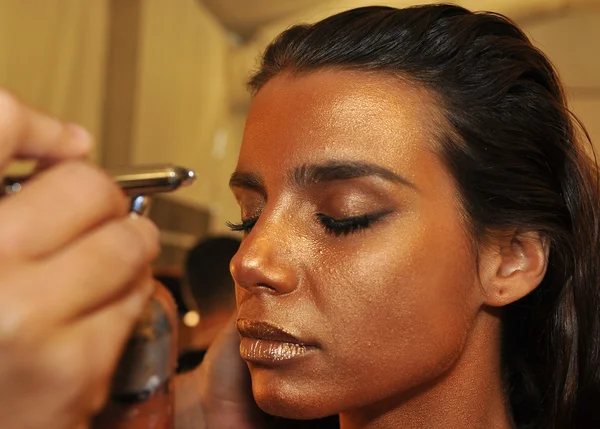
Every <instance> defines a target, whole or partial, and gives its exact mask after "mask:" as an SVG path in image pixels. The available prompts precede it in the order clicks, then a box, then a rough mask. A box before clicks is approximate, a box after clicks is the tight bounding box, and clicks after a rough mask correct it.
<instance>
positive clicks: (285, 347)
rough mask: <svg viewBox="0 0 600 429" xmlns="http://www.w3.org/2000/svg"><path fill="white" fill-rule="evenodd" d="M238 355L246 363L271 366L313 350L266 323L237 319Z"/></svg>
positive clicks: (278, 328)
mask: <svg viewBox="0 0 600 429" xmlns="http://www.w3.org/2000/svg"><path fill="white" fill-rule="evenodd" d="M236 325H237V329H238V332H239V333H240V336H241V342H240V355H241V356H242V358H243V359H244V360H246V361H248V362H252V363H256V364H262V365H273V364H280V363H284V362H287V361H290V360H293V359H297V358H300V357H302V356H305V355H306V354H308V353H309V352H311V351H312V350H314V349H315V346H314V345H311V344H307V343H306V342H305V341H302V340H301V339H299V338H298V337H296V336H295V335H293V334H291V333H289V332H287V331H286V330H285V329H283V328H280V327H278V326H276V325H273V324H271V323H268V322H262V321H251V320H247V319H238V320H237V322H236Z"/></svg>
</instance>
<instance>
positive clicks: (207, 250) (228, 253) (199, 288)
mask: <svg viewBox="0 0 600 429" xmlns="http://www.w3.org/2000/svg"><path fill="white" fill-rule="evenodd" d="M239 246H240V240H239V239H237V238H233V237H228V236H220V237H210V238H207V239H202V240H200V241H198V242H197V243H196V245H195V246H194V247H193V248H191V249H190V251H189V252H188V254H187V256H186V259H185V267H184V274H183V279H182V282H181V289H182V301H183V302H184V303H185V304H187V305H186V307H187V309H188V312H187V313H186V314H185V315H184V318H183V320H182V323H181V325H180V337H179V344H180V351H181V354H180V357H179V365H178V368H177V372H178V373H182V372H187V371H190V370H192V369H194V368H195V367H196V366H198V365H199V364H200V362H202V359H203V357H204V353H205V351H206V349H207V348H208V347H209V346H210V344H211V343H212V341H213V339H214V338H215V337H216V335H217V334H218V333H219V332H220V331H221V329H222V328H223V327H224V325H225V323H227V322H228V320H229V319H230V317H231V314H232V313H233V312H234V311H235V285H234V282H233V279H232V277H231V273H230V272H229V262H230V261H231V258H232V257H233V255H235V253H236V252H237V250H238V248H239Z"/></svg>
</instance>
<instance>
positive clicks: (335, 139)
mask: <svg viewBox="0 0 600 429" xmlns="http://www.w3.org/2000/svg"><path fill="white" fill-rule="evenodd" d="M250 88H251V89H252V92H253V93H254V100H253V103H252V106H251V109H250V112H249V116H248V120H247V125H246V130H245V135H244V141H243V144H242V148H241V153H240V157H239V163H238V166H237V169H236V171H235V173H234V174H233V175H232V178H231V187H232V190H233V192H234V194H235V196H236V198H237V200H238V202H239V204H240V207H241V222H240V223H237V224H233V225H231V228H232V229H233V230H234V231H243V232H244V235H245V238H244V241H243V243H242V245H241V247H240V250H239V251H238V253H237V254H236V256H235V257H234V259H233V261H232V263H231V269H232V273H233V276H234V279H235V282H236V288H237V304H238V319H237V329H238V331H239V334H240V337H241V346H240V352H241V356H242V358H243V359H244V360H245V361H246V362H247V365H248V367H249V369H250V374H251V378H252V390H253V394H254V398H255V400H256V403H257V404H258V405H259V406H260V407H261V408H262V409H263V410H264V411H267V412H268V413H271V414H274V415H277V416H282V417H286V418H292V419H314V418H320V417H323V416H328V415H332V414H339V415H340V425H341V427H342V429H355V428H411V429H414V428H428V429H433V428H446V429H447V428H462V429H464V428H554V429H558V428H596V427H600V418H599V413H598V411H597V408H598V407H597V405H598V404H600V391H599V386H600V366H599V354H600V330H599V318H598V308H600V302H599V300H600V294H599V291H598V281H599V268H598V264H597V259H598V256H599V255H600V252H599V236H598V225H599V219H600V213H599V208H598V201H599V192H598V175H597V170H596V165H595V163H594V162H592V161H591V160H590V158H589V157H588V155H587V154H586V149H587V147H589V146H587V147H586V146H585V145H584V143H586V141H585V140H586V139H585V137H586V135H585V133H582V132H581V131H582V129H581V127H580V125H579V123H578V122H577V120H576V119H575V118H574V117H573V116H572V115H571V114H570V112H569V111H568V109H567V107H566V102H565V97H564V94H563V90H562V87H561V84H560V82H559V80H558V77H557V74H556V72H555V70H554V69H553V67H552V65H551V64H550V62H549V61H548V59H547V58H546V57H545V56H544V55H543V54H542V53H541V52H539V51H538V50H537V49H536V48H534V47H533V45H532V44H531V43H530V41H529V40H528V39H527V37H526V36H525V35H524V34H523V33H522V32H521V31H520V30H519V29H518V28H517V27H516V26H515V24H513V23H512V22H510V21H509V20H507V19H506V18H504V17H502V16H500V15H496V14H490V13H471V12H469V11H467V10H465V9H463V8H461V7H457V6H450V5H436V6H421V7H414V8H408V9H402V10H398V9H393V8H388V7H366V8H360V9H355V10H351V11H348V12H344V13H341V14H338V15H335V16H332V17H330V18H327V19H325V20H323V21H321V22H319V23H316V24H314V25H300V26H295V27H292V28H290V29H289V30H287V31H285V32H284V33H283V34H282V35H281V36H280V37H279V38H278V39H277V40H275V41H274V42H273V43H272V44H271V45H270V46H269V47H268V49H267V50H266V52H265V54H264V57H263V60H262V64H261V67H260V70H259V71H258V73H257V74H256V75H255V76H254V77H253V78H252V79H251V80H250ZM582 134H583V136H582ZM582 137H583V138H582ZM214 353H217V352H216V351H215V352H214ZM235 401H239V403H241V400H239V398H238V399H235V400H233V401H232V403H234V402H235ZM205 403H206V402H205ZM209 427H211V426H209ZM213 427H216V426H213Z"/></svg>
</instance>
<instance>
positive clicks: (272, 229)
mask: <svg viewBox="0 0 600 429" xmlns="http://www.w3.org/2000/svg"><path fill="white" fill-rule="evenodd" d="M293 242H294V239H293V237H291V236H290V235H289V234H287V231H283V228H279V227H278V226H277V223H276V221H270V222H265V223H261V220H260V219H259V221H258V222H257V223H256V225H255V226H254V228H253V229H252V231H251V232H250V233H249V234H248V235H247V236H246V238H245V239H244V240H243V241H242V244H241V245H240V248H239V250H238V251H237V253H236V254H235V256H234V257H233V259H232V260H231V264H230V269H231V275H232V276H233V279H234V280H235V282H236V284H237V285H238V286H240V287H242V288H244V289H246V290H247V291H249V292H252V293H259V292H267V293H273V294H279V295H284V294H288V293H290V292H292V291H293V290H295V289H296V287H297V286H298V280H299V275H298V269H297V267H298V261H297V256H298V255H295V253H294V248H293Z"/></svg>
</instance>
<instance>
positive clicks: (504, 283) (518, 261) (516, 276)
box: [479, 230, 549, 307]
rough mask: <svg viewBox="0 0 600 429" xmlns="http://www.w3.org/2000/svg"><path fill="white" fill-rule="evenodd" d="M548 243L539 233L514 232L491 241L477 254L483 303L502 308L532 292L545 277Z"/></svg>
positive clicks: (497, 236) (498, 236)
mask: <svg viewBox="0 0 600 429" xmlns="http://www.w3.org/2000/svg"><path fill="white" fill-rule="evenodd" d="M548 255H549V242H548V239H547V237H546V236H545V235H543V234H540V233H538V232H533V231H529V232H522V231H519V230H514V231H513V232H511V233H510V234H504V235H496V236H495V237H494V238H491V239H490V240H489V241H488V242H487V243H486V245H485V247H484V248H482V249H480V254H479V278H480V281H481V286H482V291H483V302H484V303H485V304H487V305H489V306H493V307H502V306H504V305H508V304H510V303H512V302H515V301H517V300H519V299H521V298H523V297H524V296H525V295H527V294H529V293H530V292H531V291H533V290H534V289H535V288H536V287H537V286H538V285H539V284H540V283H541V281H542V279H543V278H544V275H545V274H546V267H547V263H548Z"/></svg>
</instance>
